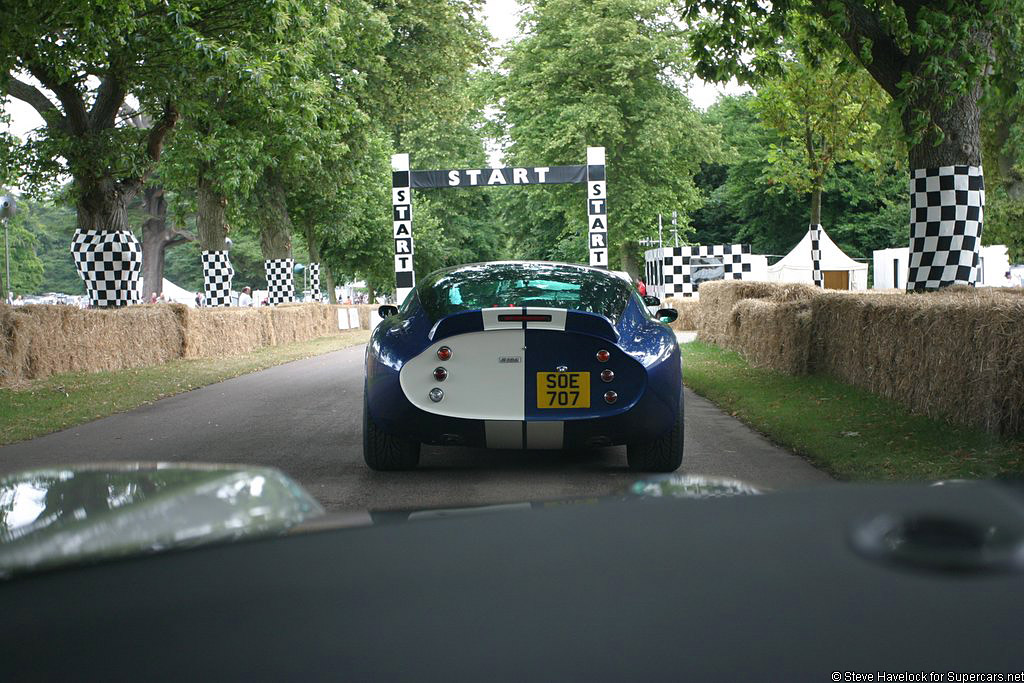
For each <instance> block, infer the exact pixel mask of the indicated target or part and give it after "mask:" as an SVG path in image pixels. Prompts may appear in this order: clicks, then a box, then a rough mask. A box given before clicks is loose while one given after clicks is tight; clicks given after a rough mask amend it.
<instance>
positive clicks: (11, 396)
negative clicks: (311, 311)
mask: <svg viewBox="0 0 1024 683" xmlns="http://www.w3.org/2000/svg"><path fill="white" fill-rule="evenodd" d="M368 338H369V332H367V331H366V330H350V331H346V332H342V333H340V334H336V335H331V336H329V337H321V338H320V339H313V340H311V341H305V342H296V343H293V344H285V345H282V346H272V347H267V348H263V349H260V350H258V351H254V352H252V353H247V354H244V355H241V356H234V357H230V358H203V359H197V360H177V361H171V362H170V363H165V364H164V365H157V366H153V367H148V368H138V369H135V370H118V371H115V372H74V373H66V374H61V375H54V376H53V377H50V378H48V379H43V380H37V381H33V382H31V383H29V384H28V385H27V386H24V387H19V388H17V389H0V445H4V444H9V443H13V442H15V441H23V440H25V439H31V438H33V437H36V436H41V435H43V434H49V433H50V432H55V431H57V430H60V429H66V428H67V427H72V426H74V425H77V424H82V423H83V422H89V421H90V420H95V419H98V418H101V417H106V416H107V415H112V414H114V413H120V412H124V411H126V410H132V409H133V408H138V407H139V406H141V405H145V404H147V403H152V402H153V401H156V400H158V399H161V398H166V397H168V396H173V395H174V394H180V393H181V392H183V391H189V390H191V389H196V388H198V387H202V386H206V385H208V384H213V383H215V382H220V381H223V380H225V379H229V378H231V377H237V376H239V375H244V374H246V373H249V372H255V371H257V370H264V369H266V368H269V367H271V366H274V365H280V364H281V363H287V362H289V361H293V360H299V359H300V358H309V357H310V356H318V355H320V354H323V353H328V352H330V351H337V350H338V349H343V348H346V347H348V346H353V345H355V344H361V343H363V342H365V341H366V340H367V339H368Z"/></svg>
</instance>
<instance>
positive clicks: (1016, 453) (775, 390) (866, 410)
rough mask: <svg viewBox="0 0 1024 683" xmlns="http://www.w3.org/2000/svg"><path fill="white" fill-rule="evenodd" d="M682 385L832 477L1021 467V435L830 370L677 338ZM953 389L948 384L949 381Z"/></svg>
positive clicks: (959, 474)
mask: <svg viewBox="0 0 1024 683" xmlns="http://www.w3.org/2000/svg"><path fill="white" fill-rule="evenodd" d="M682 350H683V381H684V383H685V384H686V386H688V387H690V388H691V389H693V390H694V391H695V392H696V393H698V394H700V395H701V396H704V397H706V398H708V399H709V400H711V401H713V402H714V403H716V404H718V406H719V407H721V408H722V409H724V410H725V411H727V412H728V413H730V414H732V415H733V416H735V417H737V418H739V419H741V420H743V421H744V422H746V423H747V424H749V425H750V426H752V427H753V428H754V429H756V430H758V431H759V432H761V433H762V434H765V435H766V436H767V437H768V438H770V439H771V440H772V441H775V442H776V443H779V444H782V445H783V446H786V447H788V448H790V449H792V450H794V451H795V452H797V453H799V454H800V455H802V456H804V457H806V458H807V459H808V460H810V461H811V462H812V463H814V464H815V465H817V466H818V467H820V468H822V469H823V470H825V471H827V472H829V473H830V474H832V475H833V476H835V477H837V478H839V479H847V480H858V479H870V480H882V479H941V478H965V479H966V478H971V479H973V478H979V477H993V476H998V475H1010V476H1017V477H1019V476H1022V475H1024V439H1022V438H1016V439H1000V438H997V437H994V436H992V435H990V434H988V433H986V432H983V431H980V430H975V429H970V428H967V427H958V426H954V425H951V424H948V423H946V422H943V421H940V420H934V419H931V418H927V417H921V416H917V415H911V414H910V413H909V412H907V410H906V409H905V408H903V407H902V406H901V405H900V404H899V403H896V402H895V401H890V400H887V399H883V398H880V397H878V396H876V395H874V394H872V393H870V392H867V391H864V390H862V389H857V388H854V387H851V386H849V385H847V384H843V383H842V382H838V381H836V380H834V379H831V378H829V377H821V376H792V375H786V374H782V373H779V372H774V371H771V370H764V369H760V368H752V367H750V366H749V365H748V364H747V363H746V361H744V360H743V358H742V357H741V356H740V355H739V354H738V353H735V352H733V351H727V350H725V349H722V348H719V347H717V346H714V345H711V344H704V343H701V342H692V343H689V344H683V345H682ZM950 390H951V391H955V390H956V389H955V387H950Z"/></svg>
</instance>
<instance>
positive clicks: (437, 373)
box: [434, 368, 448, 382]
mask: <svg viewBox="0 0 1024 683" xmlns="http://www.w3.org/2000/svg"><path fill="white" fill-rule="evenodd" d="M434 379H436V380H437V381H438V382H443V381H445V380H446V379H448V371H447V370H445V369H444V368H434Z"/></svg>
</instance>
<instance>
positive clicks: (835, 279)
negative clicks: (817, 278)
mask: <svg viewBox="0 0 1024 683" xmlns="http://www.w3.org/2000/svg"><path fill="white" fill-rule="evenodd" d="M819 233H820V235H821V236H820V244H819V245H818V246H819V249H820V251H821V257H820V259H819V261H820V262H819V268H820V269H821V271H822V276H823V278H824V282H823V284H824V286H825V289H861V290H863V289H867V288H868V264H866V263H858V262H857V261H854V260H853V259H852V258H850V257H849V256H847V255H846V254H844V253H843V250H842V249H840V248H839V247H838V246H836V243H835V242H833V241H832V238H831V237H829V236H828V233H827V232H825V229H824V228H820V229H819ZM767 279H768V280H771V281H772V282H803V283H806V284H809V285H813V284H814V260H813V258H812V253H811V231H810V230H808V231H807V232H806V233H804V236H803V239H801V240H800V242H799V243H798V244H797V245H796V246H795V247H793V249H792V251H790V252H789V253H788V254H786V255H785V256H784V257H783V258H782V260H781V261H779V262H778V263H776V264H774V265H771V266H768V277H767Z"/></svg>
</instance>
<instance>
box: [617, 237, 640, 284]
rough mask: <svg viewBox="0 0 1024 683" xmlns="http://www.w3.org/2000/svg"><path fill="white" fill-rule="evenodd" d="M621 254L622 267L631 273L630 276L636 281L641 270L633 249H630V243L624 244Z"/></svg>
mask: <svg viewBox="0 0 1024 683" xmlns="http://www.w3.org/2000/svg"><path fill="white" fill-rule="evenodd" d="M619 254H621V256H620V258H621V261H622V269H623V270H624V271H626V272H627V273H629V276H630V277H631V278H633V280H634V281H635V280H636V277H637V273H639V272H640V268H639V266H637V263H636V259H635V258H633V251H632V250H631V249H630V247H629V245H628V244H625V245H623V246H622V249H620V250H619Z"/></svg>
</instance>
